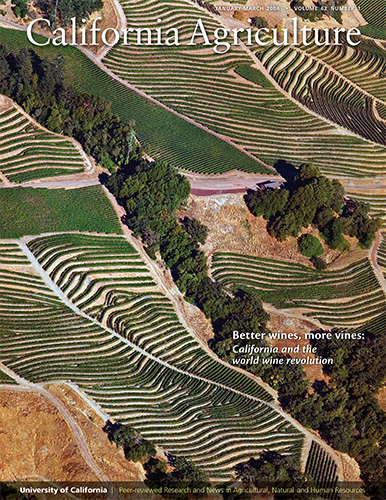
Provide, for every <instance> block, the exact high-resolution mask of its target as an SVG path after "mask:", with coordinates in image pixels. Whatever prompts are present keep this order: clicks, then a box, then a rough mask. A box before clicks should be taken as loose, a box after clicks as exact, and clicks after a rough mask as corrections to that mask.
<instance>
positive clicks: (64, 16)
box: [38, 0, 103, 26]
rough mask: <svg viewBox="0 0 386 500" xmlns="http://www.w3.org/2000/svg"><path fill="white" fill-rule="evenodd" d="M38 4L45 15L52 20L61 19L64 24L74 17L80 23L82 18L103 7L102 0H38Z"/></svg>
mask: <svg viewBox="0 0 386 500" xmlns="http://www.w3.org/2000/svg"><path fill="white" fill-rule="evenodd" d="M38 5H39V7H40V9H41V10H42V12H43V13H44V17H45V18H46V19H49V20H50V21H56V19H57V18H59V19H60V22H61V24H63V26H67V25H68V24H69V23H70V20H71V18H72V17H76V18H77V21H78V23H79V24H80V20H81V19H82V18H88V16H89V15H90V14H92V13H93V12H94V11H96V10H100V9H102V7H103V1H102V0H81V1H79V0H38Z"/></svg>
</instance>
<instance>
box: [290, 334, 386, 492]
mask: <svg viewBox="0 0 386 500" xmlns="http://www.w3.org/2000/svg"><path fill="white" fill-rule="evenodd" d="M332 333H333V336H332V339H321V340H313V341H312V344H313V345H314V346H315V347H317V348H318V355H319V356H321V357H325V358H333V359H334V364H333V365H325V366H324V371H325V372H326V373H327V374H328V376H329V377H330V382H329V384H328V386H327V385H326V384H325V383H324V382H321V381H318V382H316V383H315V384H314V389H315V393H314V394H312V395H311V396H308V397H307V398H305V399H304V400H303V401H301V400H300V399H298V400H297V401H296V402H295V404H294V405H293V404H292V405H291V406H290V407H289V410H290V411H291V414H292V415H293V416H294V417H295V418H297V419H298V420H300V421H301V422H302V423H303V424H304V425H306V426H308V427H312V428H314V429H317V430H318V431H319V432H320V433H321V435H322V436H323V438H324V439H326V440H327V441H328V442H329V443H331V444H332V445H333V446H334V447H335V448H337V449H338V450H340V451H342V452H345V453H348V454H350V455H351V456H352V457H354V458H355V459H356V460H357V461H358V462H359V464H360V467H361V472H362V478H363V479H364V480H365V482H366V483H367V484H368V485H369V487H370V490H371V488H372V489H374V490H375V491H376V490H377V488H380V487H381V485H382V478H383V477H384V474H385V472H386V461H385V454H386V447H385V445H386V443H385V436H386V415H385V413H384V412H383V411H382V410H381V409H380V407H379V405H378V402H377V399H376V398H375V396H376V394H377V391H378V389H379V388H380V387H381V386H382V385H383V383H384V365H385V361H386V345H385V342H384V339H383V338H382V337H381V336H376V335H373V334H371V333H370V332H364V333H363V335H362V338H357V339H350V340H344V338H343V339H342V338H340V339H339V338H337V337H336V335H335V333H339V331H338V330H333V331H332ZM374 498H378V497H374ZM379 498H380V497H379Z"/></svg>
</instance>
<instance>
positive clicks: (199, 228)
mask: <svg viewBox="0 0 386 500" xmlns="http://www.w3.org/2000/svg"><path fill="white" fill-rule="evenodd" d="M182 223H183V225H184V227H185V230H186V232H187V233H188V234H189V235H190V237H191V238H192V239H193V240H194V241H198V242H199V243H201V244H202V245H204V244H205V241H206V238H207V237H208V228H207V227H206V226H205V224H202V223H201V222H200V221H199V220H197V219H190V218H189V217H185V218H184V220H183V221H182Z"/></svg>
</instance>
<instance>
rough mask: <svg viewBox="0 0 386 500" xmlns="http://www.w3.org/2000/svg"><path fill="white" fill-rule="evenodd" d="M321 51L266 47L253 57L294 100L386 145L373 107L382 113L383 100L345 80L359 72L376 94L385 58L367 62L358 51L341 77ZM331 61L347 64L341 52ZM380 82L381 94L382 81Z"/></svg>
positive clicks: (383, 129)
mask: <svg viewBox="0 0 386 500" xmlns="http://www.w3.org/2000/svg"><path fill="white" fill-rule="evenodd" d="M331 50H332V49H330V50H327V49H326V50H325V52H327V53H328V52H329V54H327V55H331ZM321 52H322V51H318V52H317V51H316V50H313V53H310V52H307V51H305V50H302V49H301V48H294V47H292V46H282V47H277V46H275V45H273V44H271V45H270V46H269V47H268V48H265V49H262V50H260V51H258V52H257V55H258V57H259V59H260V60H261V62H262V63H263V64H264V66H265V67H266V69H267V70H268V71H269V73H270V74H271V76H272V77H273V78H274V79H275V80H276V81H277V82H278V84H279V85H280V86H281V87H282V88H283V89H284V90H285V91H286V92H288V94H289V95H291V96H292V97H294V98H295V99H296V100H297V101H299V102H300V103H302V104H303V105H305V106H307V107H308V108H309V109H311V110H312V111H314V112H315V113H318V114H319V115H320V116H324V117H325V118H327V119H328V120H331V121H333V122H335V123H337V124H339V125H341V126H342V127H345V128H346V129H347V130H351V131H352V132H354V133H356V134H358V135H360V136H362V137H364V138H365V139H367V140H369V141H373V142H375V143H378V144H382V145H386V122H385V121H384V120H383V119H382V118H381V117H380V116H379V112H376V110H375V107H376V106H380V110H381V113H383V111H382V109H383V106H386V101H383V100H379V99H378V98H375V97H374V96H373V95H372V94H370V93H369V92H367V91H365V90H364V89H363V88H361V87H359V86H358V85H357V84H354V83H353V82H351V80H349V78H348V76H349V75H350V76H351V74H353V73H354V74H355V73H357V72H358V71H361V74H362V75H363V74H364V73H365V74H366V77H362V78H361V80H362V81H364V83H365V86H368V87H369V86H370V85H371V84H372V85H373V87H374V88H375V91H377V90H378V92H379V87H381V85H382V83H380V82H379V80H380V78H379V76H378V75H379V71H380V72H381V73H382V72H383V68H384V67H385V66H386V59H385V58H384V57H382V58H381V57H379V58H377V57H375V56H374V57H371V55H370V56H369V57H368V58H367V59H369V61H366V57H365V56H364V55H363V53H362V54H361V56H359V57H358V54H360V52H359V51H358V54H355V58H357V59H358V60H355V61H354V60H352V59H351V61H350V64H352V66H351V70H347V69H346V71H345V73H346V75H347V76H343V74H342V73H340V72H339V71H338V70H337V69H336V68H335V67H333V66H331V65H329V64H327V63H326V62H325V60H324V59H322V58H321V57H320V56H323V57H326V56H327V55H326V54H323V53H321ZM353 53H354V52H353ZM351 55H352V54H351ZM326 58H327V59H328V57H326ZM331 58H332V56H331V57H330V59H331ZM335 58H340V59H341V64H342V61H343V63H344V64H347V60H346V59H348V55H347V53H346V55H345V54H344V53H343V50H342V51H341V53H340V54H339V55H335ZM374 66H375V67H374ZM379 66H381V68H379ZM374 82H375V83H374ZM381 82H383V92H382V95H384V88H385V85H384V80H383V78H381Z"/></svg>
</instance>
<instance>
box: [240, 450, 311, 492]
mask: <svg viewBox="0 0 386 500" xmlns="http://www.w3.org/2000/svg"><path fill="white" fill-rule="evenodd" d="M236 477H237V478H238V479H239V480H240V481H242V482H243V483H244V484H245V485H246V486H253V485H255V486H256V487H262V486H268V485H271V486H276V487H278V488H285V489H286V488H291V487H294V488H295V493H293V494H291V498H294V499H299V500H301V499H303V498H304V495H303V494H302V493H296V490H297V489H298V488H304V487H305V486H306V483H307V481H309V480H310V479H311V478H310V477H309V476H307V475H305V474H303V473H302V472H301V471H300V465H299V463H298V462H297V461H296V460H295V459H294V458H292V457H288V456H284V455H281V454H280V453H278V452H276V451H265V452H263V453H262V454H261V455H260V457H259V458H258V459H256V458H250V459H249V460H248V462H244V463H241V464H238V465H237V466H236ZM307 497H309V498H315V496H314V495H312V494H311V496H309V495H308V494H307ZM274 498H275V499H282V498H288V495H287V494H281V493H278V492H275V493H274Z"/></svg>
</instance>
